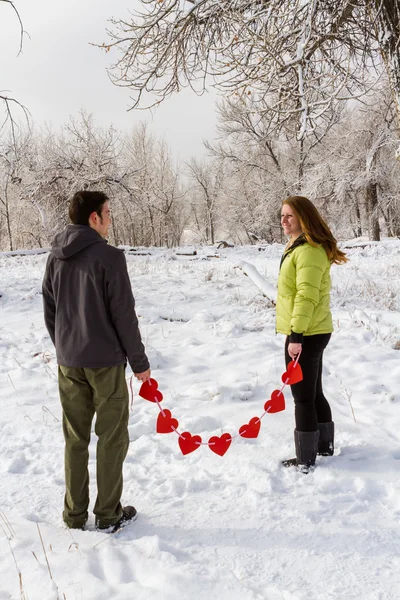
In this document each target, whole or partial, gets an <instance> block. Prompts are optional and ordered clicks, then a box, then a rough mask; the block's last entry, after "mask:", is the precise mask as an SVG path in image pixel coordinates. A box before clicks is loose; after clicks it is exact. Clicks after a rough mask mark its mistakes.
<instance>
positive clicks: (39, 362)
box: [0, 240, 400, 600]
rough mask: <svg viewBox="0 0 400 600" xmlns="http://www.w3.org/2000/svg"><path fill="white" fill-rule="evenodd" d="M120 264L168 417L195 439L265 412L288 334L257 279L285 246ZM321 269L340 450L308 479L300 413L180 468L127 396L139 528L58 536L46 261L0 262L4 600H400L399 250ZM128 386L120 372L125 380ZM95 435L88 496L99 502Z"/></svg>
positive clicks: (372, 248) (358, 253)
mask: <svg viewBox="0 0 400 600" xmlns="http://www.w3.org/2000/svg"><path fill="white" fill-rule="evenodd" d="M151 252H152V254H151V255H150V256H134V255H132V254H129V255H128V256H127V260H128V267H129V272H130V275H131V279H132V286H133V289H134V293H135V296H136V301H137V312H138V315H139V321H140V326H141V331H142V335H143V338H144V342H145V344H146V348H147V351H148V354H149V357H150V361H151V365H152V373H153V376H154V377H155V379H157V380H158V382H159V386H160V390H161V391H162V392H163V394H164V402H163V406H164V408H168V409H170V410H171V411H172V413H173V416H174V417H175V418H177V419H178V420H179V429H180V430H181V431H190V432H191V433H192V434H199V435H201V436H202V438H203V440H208V439H209V437H211V436H213V435H221V433H223V432H228V433H231V434H232V435H235V434H236V433H237V431H238V429H239V427H240V426H241V425H243V424H245V423H247V422H248V421H249V420H250V419H251V418H252V417H255V416H259V415H261V414H262V413H263V406H264V403H265V401H266V400H268V399H269V397H270V394H271V392H272V391H273V390H274V389H276V388H277V387H278V388H279V387H280V382H281V375H282V373H283V371H284V361H283V343H284V340H283V336H277V335H275V331H274V324H275V314H274V308H273V306H272V305H271V303H270V302H269V301H268V299H267V298H265V297H264V296H263V295H262V294H261V293H260V291H259V290H258V289H257V287H256V286H255V285H254V283H253V281H252V278H254V273H253V274H252V270H251V269H249V267H246V268H247V269H248V270H249V274H250V275H251V276H252V278H250V277H246V276H245V275H244V274H243V271H242V270H241V269H240V268H238V266H239V265H240V263H241V261H245V262H246V263H248V264H251V265H254V267H255V268H256V269H257V270H258V272H259V273H260V275H261V276H262V277H263V278H264V280H265V281H266V284H265V285H266V288H267V289H269V287H271V286H272V288H273V287H274V286H275V285H276V279H277V273H278V265H279V259H280V255H281V253H282V246H278V245H273V246H269V247H267V248H266V249H265V250H264V251H258V250H257V248H250V247H248V248H241V249H239V248H238V249H226V250H222V251H219V252H218V253H219V255H220V258H207V254H214V252H215V251H214V250H211V249H209V248H208V249H207V248H204V249H202V250H201V251H200V252H199V254H198V255H197V256H192V257H191V256H176V255H175V254H174V252H173V251H165V250H158V251H157V250H153V251H151ZM348 253H349V256H350V258H351V261H350V263H348V264H347V265H345V266H342V267H336V266H334V267H333V268H332V277H333V289H332V309H333V316H334V325H335V334H334V336H333V338H332V341H331V343H330V345H329V346H328V349H327V351H326V358H325V364H324V382H325V390H326V394H327V397H328V398H329V400H330V401H331V405H332V412H333V415H334V421H335V423H336V431H337V437H336V453H335V456H334V457H332V458H324V457H320V458H318V461H317V468H316V469H315V471H314V472H313V473H310V474H309V475H307V476H305V475H303V474H301V473H298V472H297V471H296V470H291V469H284V468H283V467H281V465H280V461H281V460H282V459H284V458H288V457H291V456H293V426H294V419H293V402H292V399H291V395H290V390H287V389H286V390H285V396H286V410H285V411H284V412H280V413H277V414H267V415H266V416H265V418H264V419H263V421H262V426H261V431H260V435H259V437H258V439H255V440H245V439H243V438H241V437H236V438H235V439H234V440H233V441H232V445H231V447H230V448H229V450H228V452H227V453H226V454H225V456H224V457H220V456H217V455H216V454H214V453H213V452H211V451H210V449H209V448H207V447H206V446H201V447H200V448H199V449H198V450H196V451H195V452H193V453H192V454H189V455H187V456H183V455H182V453H181V451H180V449H179V446H178V443H177V441H178V438H177V436H176V434H175V433H171V434H168V435H159V434H156V432H155V424H156V418H157V415H158V409H157V406H156V405H155V404H152V403H150V402H146V401H145V400H143V399H141V398H140V397H138V395H137V392H138V390H139V386H138V384H137V383H135V384H134V391H135V395H134V400H133V405H132V410H131V418H130V426H129V431H130V438H131V445H130V450H129V454H128V457H127V460H126V463H125V487H124V496H123V502H124V503H125V504H128V503H132V504H134V505H135V506H136V507H137V509H138V511H139V512H140V518H139V519H138V520H137V522H136V523H134V524H132V525H130V526H128V527H127V528H125V529H123V530H121V531H120V532H118V533H116V534H114V535H112V536H107V535H105V534H102V533H97V532H96V531H94V520H93V515H92V514H91V516H90V520H89V531H84V532H81V531H70V530H68V529H66V528H65V527H64V526H63V523H62V519H61V511H62V505H63V495H64V482H63V435H62V429H61V409H60V405H59V400H58V392H57V380H56V369H57V365H56V362H55V358H54V348H53V347H52V344H51V342H50V340H49V337H48V335H47V332H46V330H45V327H44V324H43V317H42V298H41V293H40V290H41V280H42V276H43V271H44V266H45V262H46V257H47V255H46V254H34V253H33V254H30V255H28V256H21V255H19V256H18V255H17V256H10V255H6V254H4V253H3V254H2V255H0V294H1V295H2V297H1V298H0V441H1V461H0V477H1V486H0V525H1V531H0V600H9V599H29V600H55V599H56V598H60V599H61V600H64V599H65V600H150V599H151V600H178V599H179V600H192V599H195V600H206V599H207V600H209V599H211V598H212V599H214V598H215V599H218V600H239V599H240V600H320V599H323V600H338V599H340V600H342V599H343V600H359V599H362V600H398V599H399V598H400V316H399V311H400V293H399V292H400V241H389V240H388V241H384V242H381V243H380V244H372V245H367V246H365V247H360V246H354V247H353V248H351V249H350V250H349V251H348ZM128 374H129V372H128ZM95 444H96V440H95V436H94V434H93V438H92V443H91V457H90V472H91V479H92V482H93V483H92V486H91V491H92V494H91V497H92V502H93V501H94V496H95V485H94V481H95V460H94V457H95Z"/></svg>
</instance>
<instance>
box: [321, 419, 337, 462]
mask: <svg viewBox="0 0 400 600" xmlns="http://www.w3.org/2000/svg"><path fill="white" fill-rule="evenodd" d="M318 429H319V442H318V454H321V455H322V456H332V455H333V453H334V438H335V423H334V422H333V421H329V422H328V423H318Z"/></svg>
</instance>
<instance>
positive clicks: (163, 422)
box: [139, 355, 303, 456]
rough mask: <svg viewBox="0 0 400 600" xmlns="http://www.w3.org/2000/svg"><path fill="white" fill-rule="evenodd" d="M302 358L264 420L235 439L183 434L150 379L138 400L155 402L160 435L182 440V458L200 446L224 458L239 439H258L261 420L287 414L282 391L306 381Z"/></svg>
mask: <svg viewBox="0 0 400 600" xmlns="http://www.w3.org/2000/svg"><path fill="white" fill-rule="evenodd" d="M299 358H300V355H298V356H297V358H296V360H295V361H293V360H292V361H291V362H290V363H289V364H288V366H287V369H286V371H285V373H283V375H282V382H283V383H282V386H281V388H280V389H279V390H274V391H273V392H272V394H271V398H270V399H269V400H268V401H267V402H266V403H265V404H264V413H263V414H262V415H261V417H253V418H252V419H250V421H249V422H248V423H246V424H245V425H242V426H241V427H240V428H239V432H238V433H237V434H236V435H231V434H230V433H223V434H222V435H221V436H217V435H214V436H212V437H210V439H209V440H208V442H203V441H202V439H201V437H200V436H199V435H192V434H191V433H189V431H184V432H183V433H180V432H179V430H178V427H179V423H178V421H177V419H174V418H173V417H172V413H171V411H170V410H168V409H167V408H164V409H163V408H162V406H161V402H162V400H163V395H162V393H161V392H160V390H159V389H158V383H157V381H156V380H155V379H152V378H151V379H148V380H147V381H145V382H144V383H142V386H141V388H140V391H139V396H141V397H142V398H144V400H148V401H149V402H154V403H155V404H157V406H158V408H159V410H160V413H159V415H158V418H157V425H156V431H157V433H172V432H173V431H174V432H175V433H176V434H177V435H178V436H179V439H178V444H179V448H180V449H181V452H182V454H183V455H186V454H190V453H191V452H194V451H195V450H197V448H200V446H208V447H209V448H210V450H212V452H215V454H218V455H219V456H224V454H225V453H226V452H227V450H228V449H229V446H230V445H231V443H232V440H233V439H235V438H237V437H242V438H256V437H258V434H259V433H260V428H261V419H263V418H264V417H265V415H266V414H267V413H277V412H281V411H282V410H285V397H284V395H283V390H284V388H285V387H286V386H287V385H293V384H294V383H298V382H299V381H302V379H303V373H302V370H301V367H300V365H299V363H298V360H299Z"/></svg>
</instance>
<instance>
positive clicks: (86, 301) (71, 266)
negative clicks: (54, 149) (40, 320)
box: [43, 191, 150, 531]
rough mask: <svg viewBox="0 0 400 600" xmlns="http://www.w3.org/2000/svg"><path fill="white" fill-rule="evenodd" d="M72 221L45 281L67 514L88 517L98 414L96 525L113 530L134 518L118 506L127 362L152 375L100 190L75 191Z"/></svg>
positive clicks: (69, 521)
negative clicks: (60, 416)
mask: <svg viewBox="0 0 400 600" xmlns="http://www.w3.org/2000/svg"><path fill="white" fill-rule="evenodd" d="M69 216H70V220H71V222H72V225H67V227H66V228H65V230H64V231H63V232H61V233H59V234H58V235H57V236H56V237H55V239H54V242H53V245H52V248H51V254H50V256H49V258H48V261H47V265H46V272H45V276H44V280H43V302H44V318H45V323H46V327H47V330H48V332H49V334H50V337H51V340H52V342H53V344H54V345H55V348H56V354H57V362H58V365H59V366H58V381H59V391H60V399H61V404H62V409H63V431H64V437H65V482H66V494H65V500H64V512H63V518H64V522H65V524H66V525H67V527H70V528H78V529H82V528H84V526H85V523H86V521H87V518H88V506H89V473H88V457H89V452H88V447H89V442H90V431H91V425H92V420H93V416H94V414H95V413H96V425H95V432H96V434H97V436H98V442H97V456H96V458H97V499H96V503H95V506H94V514H95V521H96V527H97V528H98V529H102V530H108V531H115V530H116V529H118V528H119V527H120V526H121V525H122V524H124V523H126V522H127V521H131V520H134V519H135V518H136V509H135V508H134V507H133V506H126V507H124V508H123V507H122V506H121V502H120V500H121V494H122V485H123V480H122V466H123V462H124V460H125V456H126V453H127V450H128V445H129V436H128V419H129V394H128V388H127V385H126V379H125V366H126V360H128V361H129V364H130V365H131V367H132V371H133V372H134V374H135V376H136V377H137V379H139V380H140V381H142V382H143V381H146V380H147V379H149V377H150V367H149V361H148V359H147V356H146V354H145V350H144V346H143V344H142V341H141V337H140V332H139V328H138V320H137V316H136V312H135V301H134V298H133V295H132V289H131V285H130V281H129V276H128V270H127V266H126V260H125V256H124V254H123V252H122V251H121V250H118V249H117V248H114V247H113V246H109V245H108V244H107V242H106V240H105V239H104V238H105V237H106V236H107V233H108V229H109V227H110V224H111V217H110V207H109V204H108V198H107V196H106V195H105V194H104V193H103V192H89V191H81V192H77V193H76V194H75V195H74V197H73V198H72V201H71V204H70V208H69Z"/></svg>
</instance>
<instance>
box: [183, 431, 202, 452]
mask: <svg viewBox="0 0 400 600" xmlns="http://www.w3.org/2000/svg"><path fill="white" fill-rule="evenodd" d="M178 444H179V448H180V449H181V452H182V454H183V455H185V454H190V453H191V452H194V451H195V450H197V448H200V444H201V437H200V436H199V435H193V436H192V434H191V433H189V432H188V431H185V432H184V433H182V434H181V435H180V436H179V440H178Z"/></svg>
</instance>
